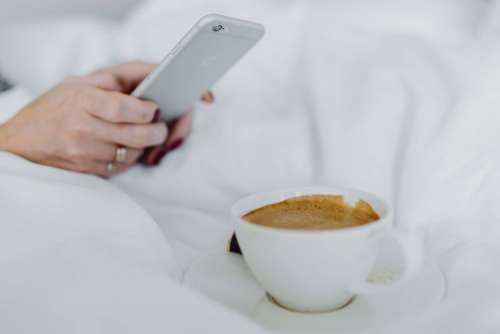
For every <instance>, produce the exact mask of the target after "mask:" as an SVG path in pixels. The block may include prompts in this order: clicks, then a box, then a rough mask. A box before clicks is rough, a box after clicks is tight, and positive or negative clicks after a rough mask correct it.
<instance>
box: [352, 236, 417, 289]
mask: <svg viewBox="0 0 500 334" xmlns="http://www.w3.org/2000/svg"><path fill="white" fill-rule="evenodd" d="M384 240H387V241H391V242H393V243H395V244H396V245H397V247H398V249H399V252H400V254H401V256H402V261H401V262H402V264H403V269H402V270H398V271H395V270H394V269H390V268H385V269H384V268H381V270H378V271H376V272H375V273H372V274H371V275H370V277H368V278H367V279H366V280H365V281H363V282H362V283H361V284H358V285H356V286H355V287H354V288H353V289H352V290H353V292H355V293H357V294H376V293H381V292H384V291H387V290H388V289H392V288H394V287H397V286H398V285H400V284H401V283H404V282H406V281H408V280H409V279H410V278H411V277H413V276H414V275H415V274H416V273H417V272H418V270H419V269H420V266H421V264H422V252H423V250H422V245H421V242H420V239H419V238H418V236H416V235H415V234H410V233H408V232H405V231H401V230H396V229H393V230H389V231H384V232H379V233H376V234H375V235H373V236H372V237H371V241H372V242H373V243H374V244H378V243H380V242H382V241H384Z"/></svg>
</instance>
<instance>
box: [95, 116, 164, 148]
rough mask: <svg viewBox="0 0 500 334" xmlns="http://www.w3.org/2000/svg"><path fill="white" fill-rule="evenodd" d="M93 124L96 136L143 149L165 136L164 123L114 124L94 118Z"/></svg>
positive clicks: (156, 143) (116, 143) (107, 140)
mask: <svg viewBox="0 0 500 334" xmlns="http://www.w3.org/2000/svg"><path fill="white" fill-rule="evenodd" d="M96 121H97V122H96V124H95V126H94V129H95V133H96V135H97V137H98V138H100V139H101V140H104V141H106V142H108V143H112V144H115V145H119V146H124V147H131V148H136V149H143V148H146V147H150V146H156V145H159V144H161V143H163V142H164V141H165V138H167V133H168V130H167V127H166V125H165V123H163V122H159V123H151V124H114V123H108V122H104V121H101V120H97V119H96Z"/></svg>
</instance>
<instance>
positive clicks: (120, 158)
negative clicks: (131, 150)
mask: <svg viewBox="0 0 500 334" xmlns="http://www.w3.org/2000/svg"><path fill="white" fill-rule="evenodd" d="M127 153H128V152H127V148H126V147H118V148H117V149H116V152H115V161H116V162H125V161H126V160H127Z"/></svg>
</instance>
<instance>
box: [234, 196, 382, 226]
mask: <svg viewBox="0 0 500 334" xmlns="http://www.w3.org/2000/svg"><path fill="white" fill-rule="evenodd" d="M242 218H243V219H245V220H246V221H248V222H251V223H253V224H257V225H261V226H267V227H273V228H284V229H299V230H328V229H339V228H348V227H356V226H361V225H365V224H369V223H371V222H374V221H377V220H378V219H379V218H380V217H379V215H378V214H377V212H375V210H374V209H373V208H372V206H371V205H370V204H369V203H368V202H366V201H364V200H358V201H357V202H356V204H355V205H351V204H349V203H347V202H346V201H345V200H344V197H343V196H342V195H307V196H298V197H292V198H289V199H286V200H284V201H281V202H278V203H273V204H268V205H265V206H263V207H260V208H258V209H255V210H253V211H250V212H248V213H247V214H245V215H243V217H242Z"/></svg>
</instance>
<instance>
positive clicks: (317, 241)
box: [231, 187, 422, 312]
mask: <svg viewBox="0 0 500 334" xmlns="http://www.w3.org/2000/svg"><path fill="white" fill-rule="evenodd" d="M317 194H331V195H339V194H340V195H343V196H344V198H345V199H346V201H348V202H349V203H355V202H356V201H357V200H359V199H362V200H365V201H367V202H368V203H370V204H371V205H372V207H373V208H374V209H375V211H377V213H378V214H379V216H380V219H379V220H377V221H375V222H372V223H369V224H366V225H362V226H357V227H350V228H343V229H331V230H291V229H281V228H272V227H266V226H261V225H256V224H253V223H250V222H247V221H245V220H243V219H242V216H243V215H245V214H246V213H248V212H250V211H252V210H254V209H257V208H260V207H262V206H265V205H267V204H271V203H276V202H279V201H282V200H285V199H288V198H291V197H296V196H302V195H317ZM231 216H232V218H233V220H234V222H235V230H236V238H237V239H238V243H239V244H240V247H241V250H242V252H243V254H244V258H245V261H246V262H247V264H248V266H249V267H250V270H251V271H252V273H253V274H254V276H255V277H256V279H257V280H258V281H259V282H260V284H261V285H262V286H263V287H264V288H265V289H266V291H267V292H268V293H269V294H270V295H271V296H272V297H273V299H274V300H275V301H276V302H277V303H278V304H280V305H281V306H283V307H285V308H288V309H291V310H295V311H299V312H326V311H331V310H335V309H338V308H341V307H342V306H344V305H346V304H348V303H349V301H350V300H351V299H352V298H353V297H354V296H355V295H357V294H369V293H378V292H382V291H384V290H386V289H388V288H389V287H391V286H394V285H398V284H399V283H401V282H404V281H406V280H407V279H409V278H410V277H411V276H412V275H413V274H414V273H416V272H417V271H418V269H419V267H420V262H421V254H422V250H421V247H420V242H419V239H418V238H417V237H416V236H414V235H412V234H409V233H406V232H403V231H400V230H397V229H395V228H394V227H393V226H392V210H391V208H390V207H389V206H388V204H387V203H386V202H385V201H384V200H382V199H381V198H380V197H378V196H375V195H373V194H369V193H366V192H362V191H358V190H354V189H344V188H340V187H301V188H291V189H283V190H277V191H271V192H266V193H260V194H254V195H250V196H248V197H245V198H243V199H241V200H239V201H238V202H236V203H235V204H234V205H233V207H232V208H231ZM381 242H393V243H394V245H395V246H396V247H397V252H398V253H399V258H400V260H401V261H400V262H401V263H402V265H401V264H400V265H399V268H400V270H399V272H398V273H397V275H395V276H394V273H387V272H386V273H384V272H379V273H378V276H377V275H373V272H372V269H373V267H374V265H375V262H376V260H377V263H378V262H379V261H378V260H380V259H377V255H378V254H379V249H380V247H379V246H380V243H381ZM382 260H383V259H382ZM382 262H383V261H382ZM386 262H387V261H386ZM394 277H396V279H394Z"/></svg>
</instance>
